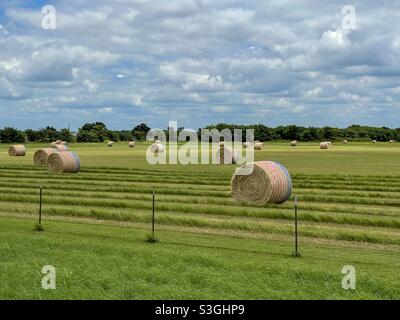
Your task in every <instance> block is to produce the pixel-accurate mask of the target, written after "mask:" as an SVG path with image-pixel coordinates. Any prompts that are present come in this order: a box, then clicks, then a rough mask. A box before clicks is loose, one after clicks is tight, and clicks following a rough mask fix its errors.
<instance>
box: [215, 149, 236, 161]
mask: <svg viewBox="0 0 400 320" xmlns="http://www.w3.org/2000/svg"><path fill="white" fill-rule="evenodd" d="M215 157H216V162H217V163H219V164H235V163H237V162H238V161H239V153H238V152H237V151H236V150H232V149H231V148H228V147H220V148H219V149H218V151H217V153H216V154H215Z"/></svg>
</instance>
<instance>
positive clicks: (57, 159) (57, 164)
mask: <svg viewBox="0 0 400 320" xmlns="http://www.w3.org/2000/svg"><path fill="white" fill-rule="evenodd" d="M46 166H47V170H48V171H50V172H52V173H63V172H65V173H76V172H79V170H80V167H81V162H80V159H79V156H78V155H77V154H76V153H74V152H71V151H65V152H56V153H53V154H52V155H50V156H49V157H48V158H47V163H46Z"/></svg>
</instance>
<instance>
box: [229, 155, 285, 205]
mask: <svg viewBox="0 0 400 320" xmlns="http://www.w3.org/2000/svg"><path fill="white" fill-rule="evenodd" d="M252 166H253V170H252V171H248V170H249V169H251V167H252ZM246 172H247V173H248V174H245V173H246ZM231 188H232V195H233V197H234V198H235V199H236V200H237V201H240V202H244V203H247V204H253V205H265V204H267V203H270V204H280V203H283V202H285V201H286V200H288V199H289V198H290V195H291V194H292V180H291V178H290V175H289V172H288V171H287V170H286V168H285V167H284V166H282V165H281V164H280V163H279V162H275V161H257V162H252V163H247V164H244V165H242V166H241V167H240V168H239V169H238V170H237V171H236V172H235V174H234V175H233V177H232V180H231Z"/></svg>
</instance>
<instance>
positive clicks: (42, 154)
mask: <svg viewBox="0 0 400 320" xmlns="http://www.w3.org/2000/svg"><path fill="white" fill-rule="evenodd" d="M57 152H58V149H56V148H44V149H39V150H37V151H36V152H35V154H34V155H33V163H34V164H35V166H41V167H45V166H46V162H47V158H48V157H49V156H50V155H52V154H53V153H57Z"/></svg>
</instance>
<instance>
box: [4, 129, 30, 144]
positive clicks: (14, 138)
mask: <svg viewBox="0 0 400 320" xmlns="http://www.w3.org/2000/svg"><path fill="white" fill-rule="evenodd" d="M0 141H1V142H3V143H13V142H22V143H23V142H25V134H24V133H23V132H21V131H19V130H17V129H15V128H10V127H7V128H4V129H3V130H0Z"/></svg>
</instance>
